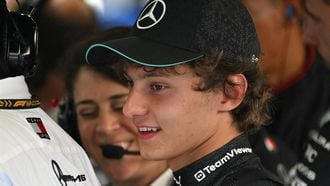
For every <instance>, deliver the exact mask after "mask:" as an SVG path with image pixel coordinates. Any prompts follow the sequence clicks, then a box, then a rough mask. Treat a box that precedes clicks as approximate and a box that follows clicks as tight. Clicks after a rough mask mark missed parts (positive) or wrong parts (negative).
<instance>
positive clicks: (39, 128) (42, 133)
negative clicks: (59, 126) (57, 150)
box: [26, 118, 50, 139]
mask: <svg viewBox="0 0 330 186" xmlns="http://www.w3.org/2000/svg"><path fill="white" fill-rule="evenodd" d="M26 120H27V122H29V123H30V124H31V126H32V128H33V130H34V131H35V132H36V133H37V134H38V135H39V137H40V138H46V139H50V137H49V135H48V133H47V130H46V128H45V126H44V124H43V122H42V120H41V119H40V118H26Z"/></svg>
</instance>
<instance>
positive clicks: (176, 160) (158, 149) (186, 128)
mask: <svg viewBox="0 0 330 186" xmlns="http://www.w3.org/2000/svg"><path fill="white" fill-rule="evenodd" d="M175 70H176V72H177V73H173V72H168V71H166V70H164V69H162V68H160V69H157V70H154V71H148V70H146V69H145V68H142V67H136V66H128V68H127V70H126V75H127V79H128V80H129V81H130V82H131V89H130V94H129V97H128V100H127V102H126V104H125V106H124V114H125V115H126V116H127V117H129V118H132V119H133V123H134V125H135V126H136V127H137V128H138V131H139V143H140V148H141V154H142V156H143V157H144V158H146V159H151V160H164V159H166V160H168V162H169V165H170V168H171V169H172V170H178V169H179V168H182V167H183V166H185V165H187V164H190V163H191V162H193V161H195V160H197V159H199V158H201V157H203V156H205V155H206V154H208V153H210V152H212V151H214V150H216V149H218V148H219V147H221V146H222V145H224V144H225V143H227V142H228V141H229V140H231V139H232V138H233V137H235V136H237V135H238V132H237V130H236V129H235V126H234V124H233V122H232V118H231V116H230V113H229V110H231V109H232V108H228V107H226V106H227V105H226V104H229V102H230V101H226V99H225V98H224V96H223V94H222V91H216V92H215V91H205V92H202V91H196V90H194V87H196V85H197V84H198V83H199V81H200V78H199V77H197V76H195V75H194V74H193V72H192V71H191V69H190V68H189V67H187V66H183V65H182V66H180V65H179V66H177V67H176V69H175ZM224 102H225V103H224ZM222 103H223V105H222Z"/></svg>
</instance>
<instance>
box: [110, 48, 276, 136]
mask: <svg viewBox="0 0 330 186" xmlns="http://www.w3.org/2000/svg"><path fill="white" fill-rule="evenodd" d="M114 61H116V62H115V63H114V66H113V68H115V69H117V71H118V72H119V73H120V74H125V69H126V68H127V67H128V66H132V65H133V66H140V67H142V68H143V69H144V70H145V71H148V72H150V71H153V70H157V69H159V68H162V69H163V70H165V71H167V72H169V73H175V74H179V73H180V72H178V71H177V70H176V67H177V66H171V67H146V66H141V65H139V64H135V63H132V62H129V61H127V60H124V59H122V58H120V57H117V59H116V60H114ZM182 65H187V66H189V68H191V69H192V70H193V72H194V73H195V75H196V76H198V77H200V78H201V81H200V83H199V84H198V85H197V86H196V87H193V88H194V90H196V91H218V90H224V86H225V84H226V85H229V86H235V85H236V84H234V83H233V82H229V81H228V76H230V75H233V74H243V75H244V76H245V77H246V79H247V82H248V87H247V91H246V93H245V97H244V99H243V101H242V103H241V104H240V105H239V106H238V107H236V108H235V109H234V110H232V112H231V114H232V116H233V119H234V122H235V123H236V124H237V126H236V127H237V129H238V130H239V131H241V132H247V133H253V132H255V131H257V130H258V129H259V128H260V127H261V126H263V125H267V124H269V123H270V119H271V117H270V109H269V108H270V107H269V106H270V104H269V103H270V100H271V98H272V91H271V89H270V88H269V86H268V85H267V83H266V80H265V78H264V76H263V74H262V72H261V68H260V64H259V63H258V62H251V60H238V61H233V60H228V59H225V58H224V57H223V53H222V52H221V51H217V52H215V53H213V54H212V55H209V56H205V57H203V58H201V59H199V60H196V61H192V62H189V63H186V64H182ZM123 78H124V77H123Z"/></svg>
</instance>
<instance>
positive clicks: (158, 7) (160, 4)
mask: <svg viewBox="0 0 330 186" xmlns="http://www.w3.org/2000/svg"><path fill="white" fill-rule="evenodd" d="M165 12H166V4H165V2H164V1H163V0H154V1H152V2H150V3H149V4H148V5H147V6H146V7H145V8H144V9H143V11H142V12H141V14H140V16H139V17H138V20H137V21H136V27H137V28H138V29H148V28H151V27H153V26H154V25H156V24H157V23H159V21H161V20H162V18H163V17H164V15H165Z"/></svg>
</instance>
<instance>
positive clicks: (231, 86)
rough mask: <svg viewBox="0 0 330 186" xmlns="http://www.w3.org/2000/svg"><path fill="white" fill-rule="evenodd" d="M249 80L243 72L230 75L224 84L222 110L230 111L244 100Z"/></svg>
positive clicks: (221, 101)
mask: <svg viewBox="0 0 330 186" xmlns="http://www.w3.org/2000/svg"><path fill="white" fill-rule="evenodd" d="M247 87H248V82H247V80H246V78H245V76H244V75H243V74H233V75H229V76H228V78H227V80H226V81H225V83H224V85H223V96H222V97H221V100H220V104H221V106H220V111H230V110H233V109H235V108H236V107H238V105H239V104H240V103H241V102H242V101H243V99H244V97H245V93H246V90H247Z"/></svg>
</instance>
